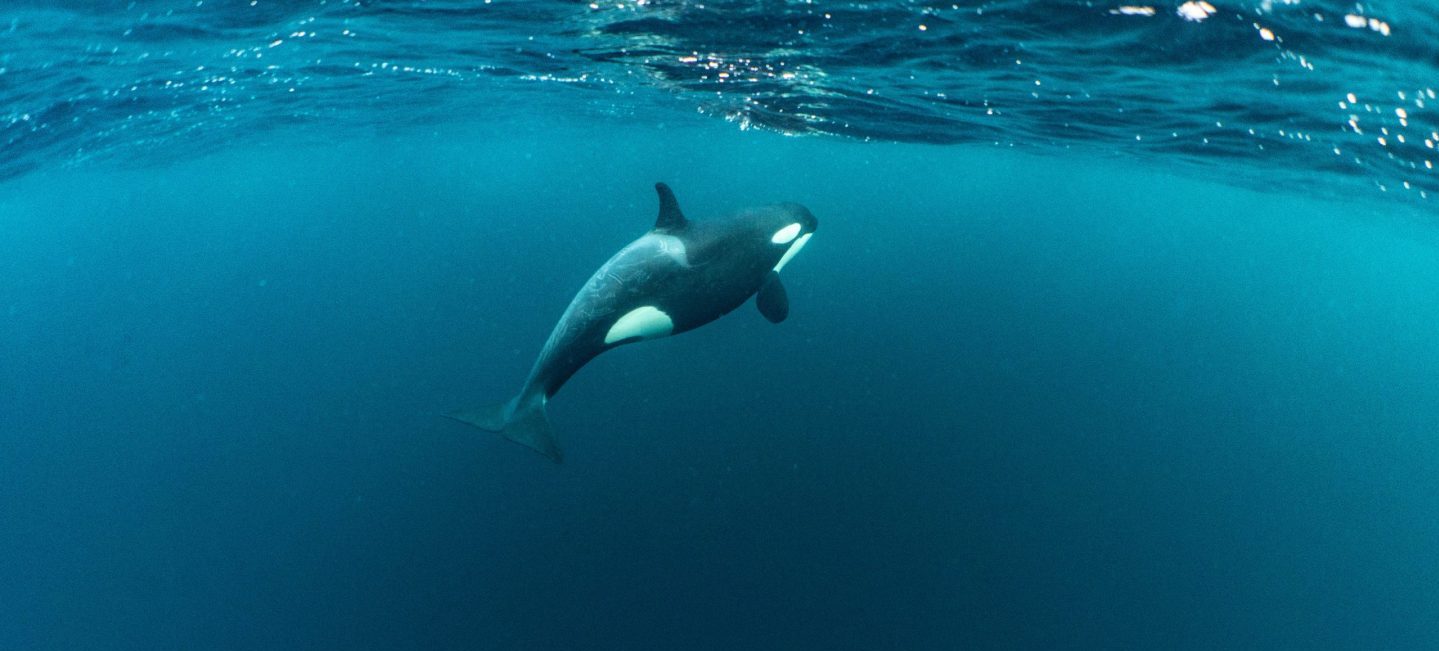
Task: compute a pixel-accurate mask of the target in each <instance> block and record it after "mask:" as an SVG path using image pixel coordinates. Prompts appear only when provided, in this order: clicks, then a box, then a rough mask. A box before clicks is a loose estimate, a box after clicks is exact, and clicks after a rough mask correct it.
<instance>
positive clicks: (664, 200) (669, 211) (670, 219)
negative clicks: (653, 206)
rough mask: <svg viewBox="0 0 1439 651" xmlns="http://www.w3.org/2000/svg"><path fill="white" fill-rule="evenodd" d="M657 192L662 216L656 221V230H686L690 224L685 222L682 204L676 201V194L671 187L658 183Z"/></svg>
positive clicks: (656, 185)
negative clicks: (681, 209) (686, 226)
mask: <svg viewBox="0 0 1439 651" xmlns="http://www.w3.org/2000/svg"><path fill="white" fill-rule="evenodd" d="M655 192H657V193H659V195H660V216H659V217H657V218H656V219H655V230H657V231H665V230H678V229H681V228H684V226H685V224H687V223H689V222H688V221H686V220H685V214H684V213H682V212H680V202H678V201H676V200H675V193H674V192H673V191H671V190H670V186H668V185H665V184H663V183H656V184H655Z"/></svg>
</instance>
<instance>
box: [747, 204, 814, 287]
mask: <svg viewBox="0 0 1439 651" xmlns="http://www.w3.org/2000/svg"><path fill="white" fill-rule="evenodd" d="M751 219H752V220H753V221H752V222H751V227H752V228H753V229H754V231H753V232H755V233H757V236H758V237H762V238H764V242H763V243H762V244H761V246H763V247H765V248H766V249H767V250H768V252H769V253H771V254H772V255H773V259H774V261H775V263H774V270H775V271H779V270H781V269H783V268H784V266H785V265H787V264H789V261H790V260H793V259H794V256H795V255H796V254H798V253H799V251H800V249H803V248H804V245H805V244H807V243H809V238H810V236H812V235H814V231H815V229H816V228H819V220H818V219H815V218H814V215H812V214H810V212H809V209H808V208H805V207H804V206H801V205H799V204H797V203H781V204H776V205H773V206H766V207H764V208H759V209H756V210H755V211H754V212H753V213H751Z"/></svg>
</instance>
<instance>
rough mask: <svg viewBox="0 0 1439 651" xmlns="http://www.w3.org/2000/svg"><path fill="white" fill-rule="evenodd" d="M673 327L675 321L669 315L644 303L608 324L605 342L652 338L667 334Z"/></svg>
mask: <svg viewBox="0 0 1439 651" xmlns="http://www.w3.org/2000/svg"><path fill="white" fill-rule="evenodd" d="M674 329H675V322H674V321H673V320H671V319H670V315H668V314H665V313H664V311H663V310H660V309H659V308H656V307H655V306H653V305H646V306H644V307H637V308H635V309H633V310H630V311H629V313H627V314H625V315H624V316H622V317H620V318H619V320H618V321H615V324H614V325H612V326H610V331H609V332H607V333H605V343H607V344H612V343H615V342H616V341H623V340H625V339H632V338H635V337H638V338H640V339H654V338H656V337H663V336H665V335H668V334H669V333H671V332H673V331H674Z"/></svg>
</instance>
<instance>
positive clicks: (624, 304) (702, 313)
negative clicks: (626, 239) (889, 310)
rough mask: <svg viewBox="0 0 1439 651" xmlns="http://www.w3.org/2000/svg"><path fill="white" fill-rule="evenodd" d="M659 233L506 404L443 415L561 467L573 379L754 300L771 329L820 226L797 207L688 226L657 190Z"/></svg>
mask: <svg viewBox="0 0 1439 651" xmlns="http://www.w3.org/2000/svg"><path fill="white" fill-rule="evenodd" d="M655 192H657V193H658V194H659V203H660V209H659V217H658V218H657V219H655V226H654V228H653V229H651V230H650V231H649V232H648V233H645V234H644V235H642V236H640V238H639V239H637V240H635V241H634V242H631V243H630V244H629V245H628V246H626V247H624V248H623V249H620V251H619V252H618V253H616V254H615V255H614V257H612V258H610V259H609V261H608V262H606V263H605V264H604V265H603V266H601V267H600V268H599V270H597V271H595V273H594V275H592V276H590V279H589V281H587V282H586V283H585V284H584V286H583V287H582V288H580V291H579V293H578V294H576V295H575V298H574V300H572V301H570V305H569V307H568V308H566V309H565V312H564V314H563V315H562V316H561V317H560V320H559V322H558V323H556V324H555V327H554V330H553V331H552V332H551V333H550V338H549V340H548V341H546V342H545V346H544V348H543V349H541V350H540V355H539V357H538V358H537V359H536V360H535V363H534V366H533V367H532V369H531V370H530V375H529V378H528V379H526V380H525V384H524V387H523V388H521V389H520V392H519V394H518V395H516V396H515V397H513V398H511V399H510V400H509V401H508V402H504V403H501V404H497V405H491V406H489V407H484V408H480V409H468V410H460V411H455V412H452V413H449V414H446V416H447V417H449V418H453V419H455V420H458V421H460V422H463V423H467V424H470V425H473V426H475V427H478V428H480V429H482V430H486V431H490V432H498V433H499V434H501V435H503V436H504V437H505V438H508V439H510V440H511V441H515V442H516V443H520V444H522V445H525V446H527V447H529V448H531V449H533V450H535V451H536V452H539V453H540V454H542V455H544V456H546V457H548V458H549V459H550V460H552V461H554V462H556V463H558V462H560V461H561V458H562V457H561V453H560V447H559V445H558V444H557V443H556V442H555V437H554V434H553V433H552V431H551V430H550V424H549V419H548V417H547V416H546V415H545V406H546V404H547V403H548V402H549V399H550V397H551V396H553V395H555V392H557V391H559V390H560V387H562V386H564V384H565V382H566V381H568V380H569V379H570V377H572V376H573V375H574V374H575V372H576V371H579V370H580V368H581V367H583V366H584V365H585V364H587V363H588V362H589V361H590V360H592V359H594V358H595V357H596V356H597V355H599V354H600V353H603V352H605V351H607V350H610V349H612V348H617V347H619V346H623V345H625V344H629V343H634V342H637V341H644V340H646V339H656V338H659V337H667V336H669V335H675V334H679V333H681V332H685V331H687V330H693V329H695V328H698V327H700V326H702V325H704V324H706V323H709V322H711V321H714V320H715V319H718V318H719V317H721V316H724V315H725V314H727V313H729V312H730V311H732V310H734V309H735V308H737V307H739V306H740V305H742V304H744V302H745V301H747V300H749V297H751V296H754V297H755V303H756V305H757V306H758V307H759V311H760V313H761V314H762V315H764V317H765V318H766V319H768V320H769V321H771V322H773V323H779V322H781V321H784V320H785V318H786V317H787V316H788V315H789V298H788V295H787V294H786V292H785V289H784V285H783V284H781V282H780V278H779V273H780V271H781V270H783V269H784V267H785V265H787V264H789V262H790V260H792V259H793V258H794V256H795V254H797V253H799V252H800V249H803V248H804V245H805V244H806V243H808V242H809V239H810V236H812V235H814V231H815V228H816V227H817V226H818V225H819V222H818V220H816V219H815V217H814V215H812V214H810V212H809V210H808V209H806V208H805V207H804V206H801V205H799V204H797V203H781V204H776V205H772V206H763V207H758V208H749V209H746V210H742V211H740V212H738V213H737V214H734V215H732V216H730V217H728V218H725V219H721V220H713V221H710V220H704V221H690V220H688V219H686V218H685V216H684V213H682V212H680V206H679V202H678V201H676V200H675V195H674V192H672V191H670V188H669V186H667V185H665V184H664V183H656V184H655Z"/></svg>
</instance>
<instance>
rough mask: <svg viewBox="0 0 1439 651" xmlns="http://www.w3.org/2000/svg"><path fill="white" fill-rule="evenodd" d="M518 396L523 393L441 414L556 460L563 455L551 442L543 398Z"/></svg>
mask: <svg viewBox="0 0 1439 651" xmlns="http://www.w3.org/2000/svg"><path fill="white" fill-rule="evenodd" d="M522 398H523V396H522V397H521V398H515V399H514V400H511V401H509V402H507V403H503V404H498V405H491V406H489V407H483V408H480V409H462V410H459V411H453V412H450V413H448V414H445V417H446V418H453V419H455V420H457V421H460V422H461V423H465V424H468V425H474V426H475V427H478V428H480V429H482V430H485V431H487V432H497V433H499V434H500V435H501V436H503V437H505V438H507V439H509V440H511V441H514V442H516V443H519V444H520V445H524V446H526V447H528V448H530V449H531V450H534V451H535V452H539V453H540V454H543V455H545V457H547V458H549V460H550V461H553V462H555V463H559V462H560V461H562V460H563V458H564V457H563V455H561V454H560V446H559V444H557V443H555V436H554V433H553V432H551V431H550V419H549V418H548V417H546V416H545V400H544V398H543V397H538V398H534V399H530V400H522Z"/></svg>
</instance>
